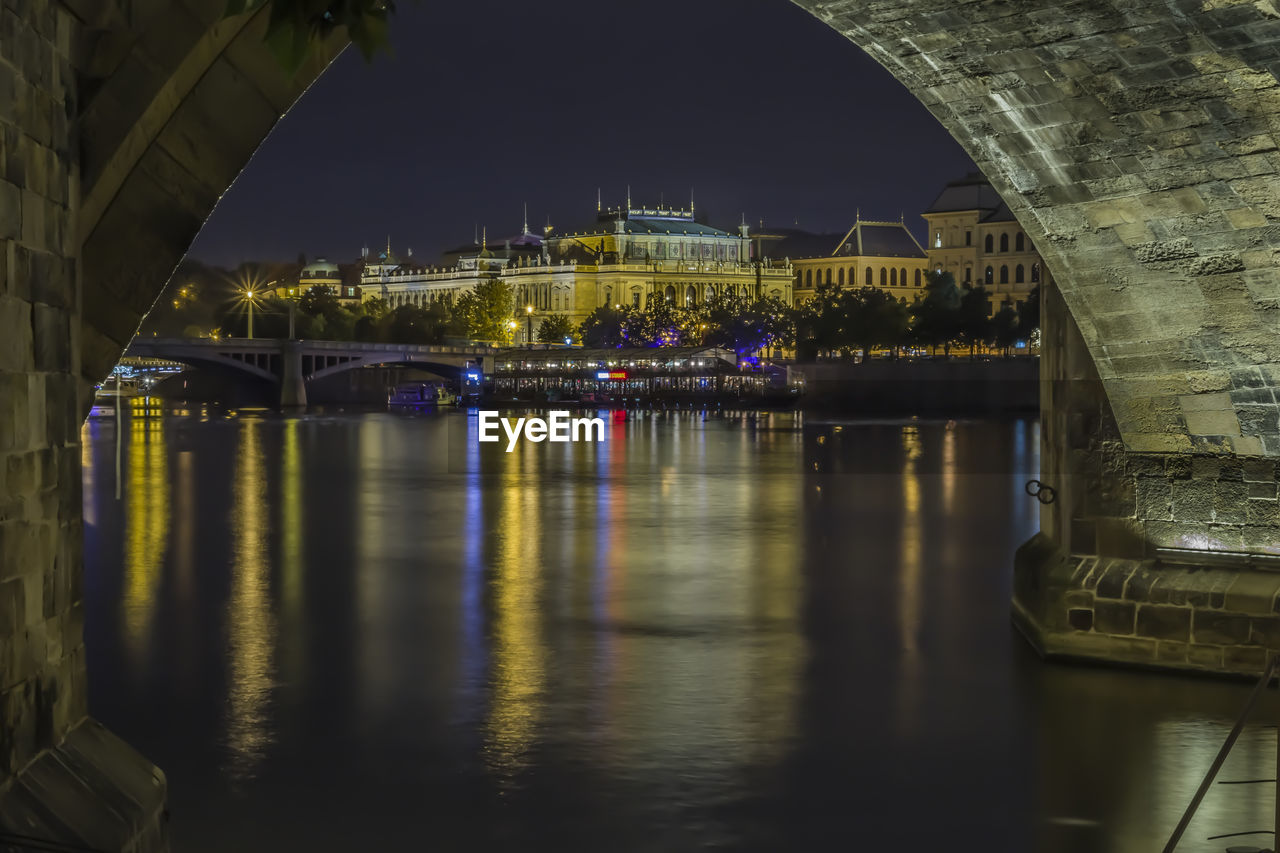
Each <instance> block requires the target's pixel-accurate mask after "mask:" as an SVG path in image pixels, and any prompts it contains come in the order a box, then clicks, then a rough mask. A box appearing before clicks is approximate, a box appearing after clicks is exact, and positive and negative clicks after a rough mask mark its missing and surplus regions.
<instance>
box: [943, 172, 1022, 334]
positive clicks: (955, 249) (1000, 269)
mask: <svg viewBox="0 0 1280 853" xmlns="http://www.w3.org/2000/svg"><path fill="white" fill-rule="evenodd" d="M923 216H924V218H925V220H926V221H927V222H928V223H929V242H928V253H929V267H930V269H935V270H943V271H946V272H949V273H951V274H952V275H954V276H955V279H956V282H957V283H959V284H969V285H971V286H972V285H974V284H982V285H984V286H985V287H986V289H987V290H988V291H989V292H990V293H991V310H992V313H994V312H996V311H999V310H1000V308H1001V306H1004V305H1011V306H1013V307H1015V308H1016V307H1017V306H1018V305H1019V304H1021V303H1022V302H1023V301H1025V300H1026V298H1027V295H1028V294H1029V293H1030V292H1031V291H1032V290H1033V289H1034V288H1035V287H1036V285H1038V284H1039V283H1040V279H1041V277H1042V276H1043V275H1044V260H1043V259H1042V258H1041V257H1040V255H1039V254H1038V253H1037V252H1036V248H1035V246H1033V245H1032V244H1031V240H1030V238H1028V237H1027V235H1026V234H1025V233H1024V232H1023V230H1022V227H1021V226H1020V225H1019V224H1018V222H1017V220H1016V219H1014V217H1013V212H1012V211H1011V210H1009V206H1008V205H1007V204H1005V203H1004V199H1002V198H1000V196H999V194H998V193H996V191H995V189H994V188H993V187H992V186H991V184H989V183H988V182H987V179H986V178H984V177H983V176H982V175H981V174H980V173H978V172H971V173H970V174H968V175H966V176H965V177H963V178H961V179H960V180H958V181H952V182H951V183H949V184H947V185H946V186H945V187H944V188H943V190H942V192H941V193H939V194H938V197H937V198H936V199H934V202H933V204H931V205H929V209H928V210H926V211H925V212H924V214H923Z"/></svg>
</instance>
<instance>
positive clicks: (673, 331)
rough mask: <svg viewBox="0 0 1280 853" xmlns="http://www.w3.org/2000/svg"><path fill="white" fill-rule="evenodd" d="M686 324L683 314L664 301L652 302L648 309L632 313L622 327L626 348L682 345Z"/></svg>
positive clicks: (685, 333) (685, 335)
mask: <svg viewBox="0 0 1280 853" xmlns="http://www.w3.org/2000/svg"><path fill="white" fill-rule="evenodd" d="M687 326H688V322H687V320H686V318H685V317H684V315H683V312H682V311H681V310H680V309H678V308H676V307H675V306H673V305H672V304H671V303H670V302H668V301H666V300H665V299H657V300H652V301H651V302H650V304H649V307H648V309H646V310H644V311H633V312H631V313H630V314H629V315H628V317H627V321H626V322H625V323H624V325H623V337H624V339H625V340H626V342H627V345H628V346H633V347H665V346H679V345H681V344H682V343H684V341H685V339H686V337H687V335H688V333H687V331H686V327H687Z"/></svg>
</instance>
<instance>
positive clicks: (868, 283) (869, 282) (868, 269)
mask: <svg viewBox="0 0 1280 853" xmlns="http://www.w3.org/2000/svg"><path fill="white" fill-rule="evenodd" d="M873 284H875V280H874V279H873V278H872V277H871V267H867V287H870V286H871V285H873Z"/></svg>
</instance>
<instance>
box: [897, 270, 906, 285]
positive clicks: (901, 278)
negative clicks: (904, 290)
mask: <svg viewBox="0 0 1280 853" xmlns="http://www.w3.org/2000/svg"><path fill="white" fill-rule="evenodd" d="M898 281H900V282H902V286H903V287H906V286H907V268H906V267H903V268H902V269H900V270H898Z"/></svg>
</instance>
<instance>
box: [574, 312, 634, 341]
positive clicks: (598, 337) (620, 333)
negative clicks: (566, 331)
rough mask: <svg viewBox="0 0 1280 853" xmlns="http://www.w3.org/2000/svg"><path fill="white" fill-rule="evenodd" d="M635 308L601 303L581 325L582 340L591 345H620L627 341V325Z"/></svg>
mask: <svg viewBox="0 0 1280 853" xmlns="http://www.w3.org/2000/svg"><path fill="white" fill-rule="evenodd" d="M634 310H635V309H633V308H614V307H612V306H610V305H601V306H600V307H599V308H597V309H596V310H594V311H592V312H591V313H590V314H589V315H588V316H587V319H585V320H583V321H582V325H581V326H580V331H581V337H582V342H583V343H584V344H585V345H586V346H589V347H597V348H603V347H620V346H622V345H623V343H624V342H625V341H626V334H625V326H626V324H627V320H628V316H629V315H630V314H631V313H632V312H633V311H634Z"/></svg>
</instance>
